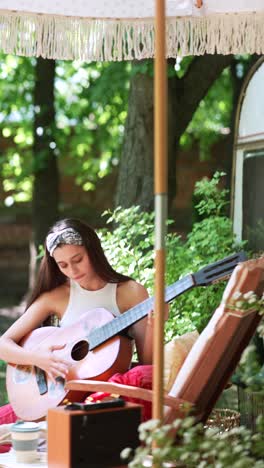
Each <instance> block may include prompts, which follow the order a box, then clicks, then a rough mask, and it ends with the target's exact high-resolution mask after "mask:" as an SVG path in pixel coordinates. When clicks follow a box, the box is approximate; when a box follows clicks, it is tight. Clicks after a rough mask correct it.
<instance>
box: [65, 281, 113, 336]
mask: <svg viewBox="0 0 264 468" xmlns="http://www.w3.org/2000/svg"><path fill="white" fill-rule="evenodd" d="M116 288H117V283H107V284H106V285H105V286H104V287H103V288H101V289H98V290H97V291H88V290H87V289H83V288H82V287H81V286H80V285H79V284H78V283H77V282H76V281H73V280H71V282H70V299H69V303H68V306H67V309H66V310H65V312H64V315H63V317H62V319H61V321H60V326H61V327H66V326H68V325H72V324H73V323H74V322H76V320H78V319H79V318H80V316H81V315H82V314H83V313H84V312H87V311H88V310H91V309H95V308H96V307H103V308H104V309H106V310H108V311H109V312H112V314H113V315H114V316H117V315H120V310H119V308H118V305H117V303H116Z"/></svg>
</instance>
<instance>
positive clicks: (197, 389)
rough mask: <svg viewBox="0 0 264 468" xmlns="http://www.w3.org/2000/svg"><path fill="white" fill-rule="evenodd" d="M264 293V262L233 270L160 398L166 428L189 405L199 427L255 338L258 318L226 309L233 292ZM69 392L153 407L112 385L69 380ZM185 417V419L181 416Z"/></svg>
mask: <svg viewBox="0 0 264 468" xmlns="http://www.w3.org/2000/svg"><path fill="white" fill-rule="evenodd" d="M263 290H264V257H262V258H260V259H256V260H249V261H246V262H243V263H240V264H239V265H237V267H236V268H235V270H234V271H233V273H232V275H231V277H230V279H229V282H228V284H227V286H226V289H225V291H224V294H223V298H222V302H221V304H220V305H219V307H218V308H217V309H216V311H215V313H214V314H213V316H212V318H211V320H210V321H209V323H208V325H207V326H206V327H205V329H204V330H203V332H202V333H201V335H200V336H199V338H198V339H197V341H196V342H195V343H194V345H193V347H192V349H191V351H190V353H189V354H188V356H187V358H186V360H185V361H184V364H183V366H182V368H181V369H180V372H179V373H178V375H177V377H176V379H175V382H174V384H173V386H172V388H171V390H170V392H169V394H167V395H164V404H165V405H166V406H165V408H164V422H168V423H169V422H172V421H173V420H174V419H176V418H178V417H183V415H184V411H182V403H183V402H186V403H189V404H190V406H191V407H192V408H193V411H192V413H193V414H194V415H195V416H196V419H197V422H198V421H202V422H205V421H206V419H207V417H208V416H209V414H210V413H211V411H212V409H213V407H214V405H215V403H216V401H217V400H218V398H219V396H220V395H221V393H222V391H223V390H224V388H225V387H226V384H227V382H228V380H229V379H230V377H231V375H232V373H233V372H234V370H235V368H236V366H237V364H238V362H239V360H240V357H241V354H242V352H243V350H244V349H245V348H246V346H247V345H248V343H249V341H250V339H251V338H252V337H253V335H254V333H255V331H256V328H257V326H258V323H259V321H260V316H259V314H258V312H257V311H256V310H254V309H251V310H250V311H247V312H245V311H241V310H234V309H233V308H230V304H231V303H232V297H233V295H234V293H235V292H241V293H243V294H244V293H246V292H248V291H254V292H255V293H256V294H258V295H262V293H263ZM67 387H68V388H69V389H71V390H78V391H82V392H83V391H87V393H88V392H90V391H91V392H97V391H103V392H110V393H115V394H120V395H123V396H129V397H133V398H140V399H143V400H147V401H151V400H152V396H153V393H152V391H151V390H146V389H142V388H135V387H130V386H126V385H121V384H115V383H110V382H100V381H94V380H72V381H69V382H68V383H67ZM185 414H186V413H185Z"/></svg>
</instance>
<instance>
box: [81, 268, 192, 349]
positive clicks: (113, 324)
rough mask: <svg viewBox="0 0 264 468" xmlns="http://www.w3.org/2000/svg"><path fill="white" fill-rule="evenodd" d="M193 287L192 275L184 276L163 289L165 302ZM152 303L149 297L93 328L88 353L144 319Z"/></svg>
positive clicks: (89, 338) (152, 305) (152, 300)
mask: <svg viewBox="0 0 264 468" xmlns="http://www.w3.org/2000/svg"><path fill="white" fill-rule="evenodd" d="M194 285H195V281H194V278H193V276H192V275H188V276H185V277H184V278H182V279H180V280H179V281H176V282H175V283H173V284H171V285H170V286H168V287H167V288H166V289H165V302H170V301H172V300H173V299H174V298H175V297H177V296H180V294H182V293H184V292H185V291H188V289H191V288H192V287H193V286H194ZM154 301H155V298H154V297H150V298H148V299H146V300H145V301H143V302H141V303H140V304H137V305H136V306H134V307H132V309H129V310H127V311H126V312H124V313H123V314H122V315H120V316H119V317H116V318H114V319H113V320H111V321H110V322H108V323H106V324H105V325H102V326H101V327H99V328H95V329H94V330H93V331H92V332H91V333H90V334H89V336H88V340H89V349H90V351H91V350H93V349H94V348H96V347H97V346H100V345H101V344H103V343H104V342H105V341H107V340H109V339H110V338H112V337H113V336H115V335H118V334H120V333H122V332H123V331H124V330H126V329H127V328H129V327H130V326H131V325H133V324H134V323H136V322H138V321H139V320H141V319H142V318H144V317H145V316H146V315H147V314H148V313H149V312H150V311H151V310H153V307H154Z"/></svg>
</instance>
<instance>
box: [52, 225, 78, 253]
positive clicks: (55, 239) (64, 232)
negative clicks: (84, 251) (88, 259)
mask: <svg viewBox="0 0 264 468" xmlns="http://www.w3.org/2000/svg"><path fill="white" fill-rule="evenodd" d="M60 244H69V245H82V244H83V241H82V238H81V236H80V234H79V233H78V232H77V231H75V229H73V228H64V229H61V230H60V231H56V232H52V233H51V234H48V236H47V239H46V246H47V249H48V251H49V253H50V255H51V256H52V255H53V252H54V250H55V249H56V248H57V247H58V245H60Z"/></svg>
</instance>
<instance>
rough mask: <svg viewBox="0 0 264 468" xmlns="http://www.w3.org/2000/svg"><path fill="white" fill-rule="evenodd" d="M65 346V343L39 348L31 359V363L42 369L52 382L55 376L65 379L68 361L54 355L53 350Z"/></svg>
mask: <svg viewBox="0 0 264 468" xmlns="http://www.w3.org/2000/svg"><path fill="white" fill-rule="evenodd" d="M65 346H66V345H65V344H63V345H53V346H50V347H49V348H47V349H46V350H45V349H41V350H39V351H38V352H37V353H36V354H35V356H34V358H33V360H32V361H33V364H34V365H35V366H37V367H39V368H40V369H42V370H44V371H45V372H46V373H47V375H48V376H49V378H50V379H51V380H52V381H53V382H55V379H56V377H62V378H63V379H65V378H66V376H67V373H68V369H69V366H70V363H69V362H67V361H66V360H65V359H62V358H60V357H58V356H56V353H54V351H57V350H61V349H63V348H65Z"/></svg>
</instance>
